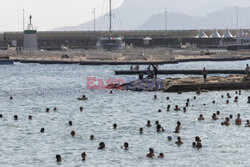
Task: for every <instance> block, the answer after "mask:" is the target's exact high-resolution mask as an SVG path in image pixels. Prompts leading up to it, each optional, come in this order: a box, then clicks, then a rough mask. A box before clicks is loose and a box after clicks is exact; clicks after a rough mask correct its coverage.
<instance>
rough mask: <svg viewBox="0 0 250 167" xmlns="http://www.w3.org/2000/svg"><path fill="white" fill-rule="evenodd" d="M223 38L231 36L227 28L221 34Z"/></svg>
mask: <svg viewBox="0 0 250 167" xmlns="http://www.w3.org/2000/svg"><path fill="white" fill-rule="evenodd" d="M223 38H233V35H232V34H231V32H230V31H229V29H226V31H225V33H224V34H223Z"/></svg>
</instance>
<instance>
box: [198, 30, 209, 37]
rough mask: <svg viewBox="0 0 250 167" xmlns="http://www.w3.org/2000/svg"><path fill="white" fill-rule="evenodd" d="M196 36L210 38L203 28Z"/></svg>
mask: <svg viewBox="0 0 250 167" xmlns="http://www.w3.org/2000/svg"><path fill="white" fill-rule="evenodd" d="M196 38H208V36H207V34H206V33H205V32H204V31H203V30H200V32H199V34H198V35H197V36H196Z"/></svg>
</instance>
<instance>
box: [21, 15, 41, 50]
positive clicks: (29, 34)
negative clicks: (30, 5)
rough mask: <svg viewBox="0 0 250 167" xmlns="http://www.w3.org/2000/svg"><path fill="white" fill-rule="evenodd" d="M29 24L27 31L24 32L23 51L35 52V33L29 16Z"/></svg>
mask: <svg viewBox="0 0 250 167" xmlns="http://www.w3.org/2000/svg"><path fill="white" fill-rule="evenodd" d="M29 19H30V23H29V24H28V26H27V29H26V30H24V39H23V46H24V50H25V51H35V50H37V49H38V47H37V31H36V30H35V29H34V27H33V25H32V16H31V15H30V18H29Z"/></svg>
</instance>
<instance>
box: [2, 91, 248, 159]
mask: <svg viewBox="0 0 250 167" xmlns="http://www.w3.org/2000/svg"><path fill="white" fill-rule="evenodd" d="M236 94H239V95H241V91H239V92H238V91H236ZM226 96H227V98H231V95H230V94H229V93H227V95H226ZM221 98H224V96H223V95H222V96H221ZM10 99H11V100H12V99H13V97H10ZM169 99H170V98H169V97H166V100H169ZM193 99H196V96H194V97H193ZM78 100H87V97H86V96H85V95H83V97H82V98H78ZM154 100H157V95H154ZM234 102H238V96H236V97H235V99H234ZM189 103H190V100H189V99H187V100H186V104H185V107H184V108H183V111H184V112H186V111H187V107H188V106H189ZM212 103H215V101H213V102H212ZM248 103H250V97H248ZM170 107H171V106H170V105H168V106H167V111H168V112H169V111H170ZM53 110H54V111H57V108H56V107H54V109H53ZM174 110H175V111H180V110H181V109H180V108H179V106H178V105H176V106H175V108H174ZM45 111H46V112H50V109H49V108H46V110H45ZM80 111H81V112H82V111H83V107H80ZM158 112H162V110H161V109H159V110H158ZM219 115H220V111H217V112H216V113H213V115H212V119H213V120H218V116H219ZM240 116H241V115H240V114H237V118H236V119H235V125H241V124H242V120H241V117H240ZM2 117H3V115H2V114H0V118H2ZM232 118H233V116H232V115H229V117H226V118H225V121H223V122H221V125H226V126H229V125H230V120H231V119H232ZM28 119H29V120H32V119H33V116H32V115H29V116H28ZM14 120H16V121H17V120H18V115H14ZM204 120H205V118H204V116H203V115H202V114H200V116H199V117H198V121H204ZM68 125H69V126H73V122H72V121H69V122H68ZM151 126H152V125H151V121H150V120H147V124H146V127H148V128H149V127H151ZM155 126H156V132H158V133H160V132H164V131H165V130H164V128H163V127H162V126H161V124H160V123H159V121H157V120H156V121H155ZM117 127H118V125H117V124H116V123H114V124H113V129H117ZM245 127H250V121H249V120H247V121H246V124H245ZM180 129H181V122H180V121H177V125H176V128H175V130H174V131H173V133H180ZM40 132H41V133H45V129H44V128H41V129H40ZM139 134H143V128H142V127H141V128H139ZM75 135H76V132H75V131H71V136H72V137H75ZM94 139H95V137H94V135H91V136H90V140H94ZM167 139H168V141H172V137H171V136H168V137H167ZM175 144H176V145H178V146H181V145H182V144H183V141H182V139H181V137H180V136H178V137H177V140H176V142H175ZM192 146H193V147H194V148H197V149H200V148H202V143H201V139H200V137H198V136H196V137H195V142H193V143H192ZM121 148H122V149H124V150H128V149H129V144H128V142H125V143H124V144H123V146H121ZM104 149H105V143H104V142H100V143H99V147H98V150H104ZM146 157H148V158H154V157H155V155H154V149H153V148H149V153H148V154H147V155H146ZM81 158H82V160H83V161H85V160H86V152H82V154H81ZM157 158H164V154H163V153H159V155H158V156H157ZM56 161H57V162H61V161H62V157H61V155H60V154H57V155H56Z"/></svg>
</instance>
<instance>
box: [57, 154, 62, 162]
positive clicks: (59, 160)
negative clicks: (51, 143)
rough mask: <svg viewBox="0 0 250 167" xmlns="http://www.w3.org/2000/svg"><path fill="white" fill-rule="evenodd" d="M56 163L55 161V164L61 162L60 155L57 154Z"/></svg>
mask: <svg viewBox="0 0 250 167" xmlns="http://www.w3.org/2000/svg"><path fill="white" fill-rule="evenodd" d="M56 161H57V162H61V161H62V157H61V155H60V154H57V155H56Z"/></svg>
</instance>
